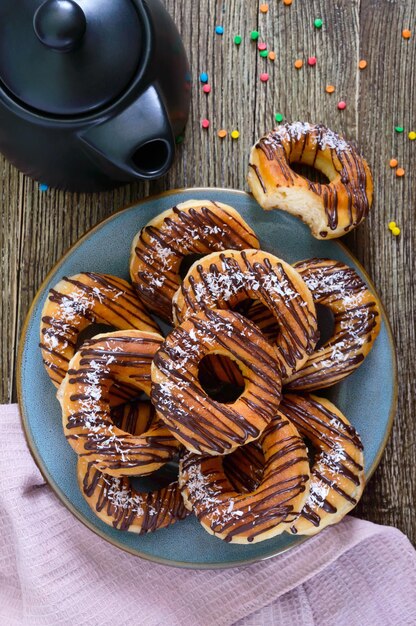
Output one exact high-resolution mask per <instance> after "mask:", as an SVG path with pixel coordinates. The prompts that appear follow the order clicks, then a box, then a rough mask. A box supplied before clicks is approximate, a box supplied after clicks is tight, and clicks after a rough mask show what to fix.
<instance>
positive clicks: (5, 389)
mask: <svg viewBox="0 0 416 626" xmlns="http://www.w3.org/2000/svg"><path fill="white" fill-rule="evenodd" d="M259 4H260V2H257V1H256V0H244V2H243V1H242V0H229V1H227V2H225V0H224V1H221V0H200V2H199V3H194V2H190V1H189V0H167V2H166V5H167V8H168V9H169V10H170V12H171V13H172V15H173V17H174V19H175V21H176V23H177V24H178V27H179V29H180V31H181V34H182V36H183V38H184V41H185V45H186V47H187V49H188V51H189V56H190V61H191V66H192V69H193V73H194V85H193V99H192V108H191V117H190V120H189V124H188V127H187V131H186V138H185V141H184V143H183V144H182V145H181V146H179V150H178V158H177V160H176V163H175V166H174V167H173V169H172V171H171V172H170V173H169V175H168V176H167V177H166V178H164V179H163V180H160V181H157V182H155V183H151V184H144V185H132V186H127V187H122V188H120V189H117V190H115V191H113V192H108V193H103V194H94V195H84V194H68V193H63V192H60V191H56V190H49V191H47V192H46V193H42V192H40V191H39V189H38V185H37V183H36V182H34V181H32V180H30V179H28V178H25V177H24V176H23V175H21V174H19V173H18V172H17V171H16V170H15V169H14V168H13V167H12V166H11V165H10V164H8V163H7V162H6V161H5V160H4V159H2V160H0V198H1V224H0V251H1V262H2V272H1V276H0V281H1V294H2V297H1V303H0V324H1V338H2V342H1V347H0V356H1V374H2V375H1V380H0V401H2V402H9V401H12V400H15V399H16V396H15V385H14V382H13V381H14V375H15V364H16V353H17V345H18V338H19V333H20V328H21V326H22V323H23V320H24V317H25V315H26V312H27V310H28V308H29V305H30V303H31V301H32V299H33V296H34V294H35V292H36V290H37V288H38V286H39V285H40V283H41V281H42V280H43V278H44V277H45V275H46V273H47V272H48V271H49V269H50V268H51V267H52V266H53V264H54V263H55V262H56V261H57V260H58V259H59V257H61V256H62V254H63V253H64V252H65V251H66V250H67V249H68V247H69V246H70V245H71V244H72V243H74V242H75V241H76V240H77V239H78V238H79V237H80V236H81V235H82V234H83V233H84V232H85V231H86V230H88V229H89V228H90V227H91V226H93V225H94V224H96V223H97V222H98V221H100V220H101V219H103V218H105V217H107V216H108V215H110V214H111V213H113V212H114V211H115V210H117V209H120V208H122V207H123V206H125V205H127V204H129V203H132V202H133V201H134V200H136V199H139V198H142V197H144V196H146V195H148V194H150V193H157V192H160V191H163V190H165V189H170V188H174V187H185V186H189V187H190V186H224V187H235V188H238V189H246V188H247V187H246V182H245V176H246V167H247V160H248V152H249V149H250V147H251V145H252V143H253V142H254V140H255V139H256V138H257V137H258V136H260V135H261V134H262V133H263V132H265V131H267V130H269V129H270V128H271V127H272V126H273V125H274V115H275V113H277V112H280V113H282V114H283V115H284V117H285V119H287V120H296V119H299V120H308V121H316V122H323V123H325V124H327V125H328V126H330V127H331V128H333V129H334V130H338V131H341V132H343V133H344V134H345V135H346V136H347V137H348V138H350V139H352V140H354V141H356V142H357V144H358V145H359V146H360V147H361V148H362V151H363V153H364V154H365V156H366V157H367V159H368V161H369V162H370V164H371V167H372V169H373V172H374V178H375V202H374V209H373V211H372V213H371V215H370V218H369V219H368V220H367V221H366V223H365V224H364V225H362V226H361V227H360V228H359V229H358V230H357V231H355V232H354V233H352V234H351V235H349V237H348V238H347V243H348V245H349V246H350V248H351V249H352V250H353V252H354V253H355V254H356V255H357V256H358V257H359V259H360V260H361V261H362V262H363V263H364V265H365V267H366V268H367V270H368V271H369V273H370V275H371V276H372V277H373V279H374V281H375V283H376V285H377V287H378V290H379V293H380V295H381V297H382V299H383V300H384V302H385V305H386V308H387V311H388V314H389V316H390V319H391V321H392V325H393V329H394V334H395V337H396V342H397V349H398V361H399V376H400V379H399V410H398V414H397V417H396V420H395V424H394V428H393V434H392V437H391V439H390V442H389V444H388V446H387V450H386V453H385V455H384V457H383V460H382V462H381V464H380V466H379V468H378V470H377V471H376V473H375V475H374V477H373V479H372V480H371V482H370V484H369V485H368V487H367V489H366V492H365V495H364V497H363V500H362V502H361V503H360V505H359V507H358V509H357V510H356V514H357V515H360V516H362V517H365V518H367V519H371V520H373V521H375V522H379V523H385V524H391V525H394V526H397V527H398V528H400V529H401V530H403V531H404V532H405V533H406V534H407V535H408V536H409V537H410V538H411V540H412V541H413V542H414V543H416V519H415V516H414V506H415V504H414V502H415V492H416V469H415V468H416V429H415V428H414V413H415V403H414V399H415V397H416V382H415V380H416V377H415V375H414V372H413V370H414V366H413V360H414V353H415V349H416V341H415V316H414V307H415V301H416V298H415V283H414V275H415V272H416V260H415V255H414V252H413V251H414V239H415V234H416V226H415V221H414V219H413V212H414V210H415V207H416V182H415V166H416V156H415V153H416V141H414V142H411V141H409V139H408V138H407V132H408V131H409V130H412V124H413V125H414V127H413V128H414V129H415V130H416V119H415V117H414V111H415V109H414V104H412V103H414V102H415V101H416V76H415V68H416V6H415V4H414V2H413V0H349V1H348V2H347V1H345V0H294V1H293V4H292V6H290V7H286V6H284V5H283V3H282V2H281V0H271V1H270V2H269V12H268V13H267V14H261V13H259ZM316 17H321V18H322V19H323V21H324V25H323V27H322V29H321V30H317V29H315V28H314V27H313V21H314V19H315V18H316ZM216 24H222V25H223V26H224V35H223V36H222V37H221V36H218V35H215V34H214V27H215V25H216ZM403 28H410V29H412V30H413V37H412V39H410V40H409V41H405V40H403V39H402V37H401V31H402V29H403ZM253 29H255V30H258V31H259V32H260V33H261V38H262V39H264V40H265V41H266V42H267V44H268V46H269V49H273V50H274V51H275V52H276V60H275V62H274V63H272V62H270V61H269V60H265V59H262V58H260V56H259V54H258V52H257V50H256V44H255V43H253V42H251V41H250V38H249V34H250V31H251V30H253ZM236 34H241V35H242V36H243V42H242V44H241V46H240V47H237V46H235V45H234V43H233V37H234V35H236ZM308 56H316V57H317V65H316V66H315V67H308V66H307V63H306V61H307V58H308ZM296 58H302V59H303V60H304V62H305V64H304V67H303V68H302V69H301V70H299V71H297V70H295V69H294V66H293V63H294V61H295V59H296ZM360 58H364V59H366V60H367V62H368V67H367V69H365V70H364V71H359V70H358V60H359V59H360ZM202 71H206V72H208V74H209V80H210V84H211V85H212V93H211V94H210V95H209V96H207V95H205V94H203V93H202V90H201V85H200V84H199V81H198V76H199V73H200V72H202ZM262 71H267V72H268V73H269V74H270V80H269V81H268V82H267V83H261V82H260V79H259V75H260V73H261V72H262ZM327 84H333V85H334V86H335V87H336V91H335V93H334V94H332V95H329V94H327V93H325V86H326V85H327ZM341 99H342V100H345V101H346V103H347V108H346V110H345V111H343V112H340V111H339V110H338V109H337V102H338V101H339V100H341ZM204 117H207V118H208V119H209V120H210V122H211V127H210V129H209V130H208V131H204V130H202V129H201V127H200V121H201V119H202V118H204ZM395 125H401V126H403V127H404V128H405V131H406V132H405V133H403V134H402V135H398V134H397V133H395V132H394V126H395ZM220 128H225V129H227V130H228V131H229V132H230V131H231V130H233V129H238V130H239V131H240V138H239V140H238V141H233V140H232V139H231V138H230V136H228V137H226V138H225V139H224V140H220V139H219V138H218V137H217V136H216V132H217V130H219V129H220ZM392 156H395V157H397V158H398V160H399V163H400V165H402V166H403V167H404V168H405V169H406V175H405V177H404V178H402V179H398V178H396V177H395V174H394V171H392V170H391V169H390V168H389V167H388V161H389V159H390V158H391V157H392ZM391 219H394V220H395V221H396V222H397V223H398V224H399V225H400V226H401V228H402V233H403V234H402V236H401V237H400V238H398V239H393V238H392V236H391V235H390V233H389V232H388V230H387V223H388V221H389V220H391ZM369 418H371V419H376V418H377V416H369Z"/></svg>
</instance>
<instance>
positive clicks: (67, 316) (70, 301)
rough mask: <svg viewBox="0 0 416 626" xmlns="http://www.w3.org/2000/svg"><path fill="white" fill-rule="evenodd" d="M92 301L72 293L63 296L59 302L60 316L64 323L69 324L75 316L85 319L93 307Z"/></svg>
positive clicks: (84, 296) (89, 298)
mask: <svg viewBox="0 0 416 626" xmlns="http://www.w3.org/2000/svg"><path fill="white" fill-rule="evenodd" d="M94 304H95V302H94V299H93V298H91V297H89V296H87V295H86V294H82V293H78V292H76V291H74V292H73V293H72V294H71V296H63V297H62V299H61V301H60V302H59V311H60V315H59V317H61V318H62V319H63V320H64V322H70V321H72V320H74V318H76V317H77V316H79V315H81V316H82V317H85V315H86V314H87V313H88V311H90V310H92V308H93V307H94Z"/></svg>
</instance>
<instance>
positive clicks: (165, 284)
mask: <svg viewBox="0 0 416 626" xmlns="http://www.w3.org/2000/svg"><path fill="white" fill-rule="evenodd" d="M258 247H259V241H258V239H257V237H256V235H255V233H254V232H253V231H252V229H251V228H250V227H249V226H248V225H247V224H246V223H245V221H244V220H243V218H242V217H241V216H240V215H239V213H237V211H236V210H235V209H233V208H232V207H230V206H228V205H226V204H222V203H221V202H213V201H212V200H189V201H188V202H184V203H182V204H178V206H176V207H173V208H172V209H168V210H167V211H165V212H164V213H161V214H160V215H158V216H157V217H155V218H154V219H153V220H151V221H150V222H149V223H148V224H147V226H145V227H144V228H142V230H141V231H140V232H139V233H138V234H137V235H136V237H135V238H134V241H133V246H132V252H131V259H130V275H131V280H132V283H133V285H134V286H135V288H136V290H137V292H138V294H139V296H140V298H141V300H143V302H145V303H146V304H147V305H148V307H149V309H150V310H151V311H154V312H155V313H156V314H157V315H159V316H160V317H162V318H163V319H165V320H169V321H171V320H172V298H173V295H174V293H175V291H176V290H177V289H178V287H179V285H180V284H181V278H180V274H179V272H180V266H181V262H182V260H183V259H184V257H186V256H189V255H193V254H208V253H209V252H214V251H217V250H226V249H227V248H233V249H236V250H244V249H245V248H258Z"/></svg>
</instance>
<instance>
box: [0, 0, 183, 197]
mask: <svg viewBox="0 0 416 626" xmlns="http://www.w3.org/2000/svg"><path fill="white" fill-rule="evenodd" d="M190 81H191V79H190V71H189V65H188V60H187V56H186V53H185V50H184V47H183V44H182V41H181V39H180V37H179V34H178V31H177V29H176V26H175V24H174V23H173V21H172V19H171V17H170V15H169V14H168V12H167V11H166V9H165V8H164V6H163V5H162V4H161V2H160V1H159V0H77V1H76V2H75V1H74V0H46V2H45V1H43V0H18V2H16V0H1V3H0V152H2V153H3V154H4V155H5V156H6V157H7V158H8V159H9V160H10V161H11V162H12V163H13V164H14V165H16V167H18V168H19V169H20V170H21V171H23V172H24V173H25V174H28V175H29V176H31V177H33V178H35V179H36V180H38V181H41V182H42V183H46V184H47V185H50V186H53V187H59V188H63V189H67V190H71V191H97V190H101V189H106V188H110V187H114V186H115V185H117V184H121V183H124V182H130V181H135V180H150V179H154V178H158V177H160V176H162V175H164V174H165V173H166V172H167V171H168V170H169V168H170V166H171V165H172V162H173V158H174V155H175V140H176V138H177V137H178V136H180V135H181V133H182V132H183V129H184V127H185V124H186V120H187V117H188V112H189V102H190Z"/></svg>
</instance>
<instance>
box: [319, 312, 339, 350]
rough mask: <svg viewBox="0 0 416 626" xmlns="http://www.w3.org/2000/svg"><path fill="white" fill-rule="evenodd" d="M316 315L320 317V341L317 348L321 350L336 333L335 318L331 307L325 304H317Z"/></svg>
mask: <svg viewBox="0 0 416 626" xmlns="http://www.w3.org/2000/svg"><path fill="white" fill-rule="evenodd" d="M315 308H316V316H317V319H318V332H319V341H318V343H317V344H316V348H315V350H319V348H321V347H322V346H323V345H325V344H326V342H327V341H329V340H330V339H331V337H333V335H334V330H335V318H334V314H333V312H332V311H331V309H330V308H329V307H327V306H324V305H323V304H319V303H318V304H316V305H315Z"/></svg>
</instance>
